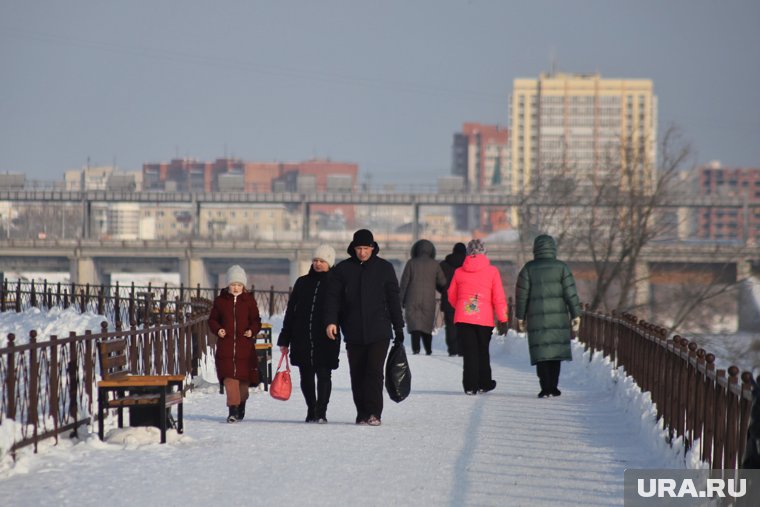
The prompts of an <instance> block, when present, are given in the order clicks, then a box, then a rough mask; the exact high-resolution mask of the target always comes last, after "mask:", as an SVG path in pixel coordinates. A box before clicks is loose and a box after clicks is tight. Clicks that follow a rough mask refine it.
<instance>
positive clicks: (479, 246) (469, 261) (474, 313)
mask: <svg viewBox="0 0 760 507" xmlns="http://www.w3.org/2000/svg"><path fill="white" fill-rule="evenodd" d="M448 298H449V303H450V304H451V306H453V307H454V323H455V324H456V327H457V336H458V338H459V345H460V347H461V352H462V355H463V361H462V362H463V371H462V386H463V387H464V392H465V393H467V394H477V393H478V392H481V393H484V392H488V391H492V390H493V389H494V388H496V381H495V380H493V378H492V377H491V355H490V352H489V350H488V347H489V346H490V344H491V334H492V333H493V327H494V322H497V326H498V330H499V334H506V332H507V319H508V317H507V298H506V297H505V296H504V287H503V286H502V283H501V275H500V274H499V270H498V269H496V267H495V266H492V265H491V261H489V260H488V257H486V247H485V245H484V244H483V243H482V242H481V241H480V240H479V239H473V240H471V241H470V242H469V243H467V257H466V258H465V260H464V263H463V264H462V267H461V268H459V269H457V270H456V271H455V272H454V278H452V280H451V285H450V286H449V290H448Z"/></svg>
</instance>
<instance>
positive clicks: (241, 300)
mask: <svg viewBox="0 0 760 507" xmlns="http://www.w3.org/2000/svg"><path fill="white" fill-rule="evenodd" d="M208 327H209V329H210V330H211V332H212V333H214V335H216V336H217V340H216V353H215V355H214V359H215V360H216V374H217V377H219V382H222V381H223V380H224V379H225V378H236V379H238V380H243V381H246V382H247V381H249V379H250V377H249V374H250V370H251V364H252V361H256V350H255V347H254V345H255V341H254V339H253V337H255V336H256V334H257V333H258V332H259V331H260V330H261V317H260V316H259V307H258V306H257V305H256V299H254V297H253V294H251V293H250V292H247V291H244V292H243V293H242V294H240V295H239V296H237V297H234V296H233V295H232V294H231V293H230V292H229V291H228V290H227V289H222V291H221V292H220V294H219V296H217V297H216V299H214V305H213V306H212V308H211V313H210V314H209V317H208ZM222 328H223V329H224V331H225V332H226V336H225V337H224V338H219V334H218V333H219V330H220V329H222ZM246 331H251V338H246V337H245V336H244V333H245V332H246Z"/></svg>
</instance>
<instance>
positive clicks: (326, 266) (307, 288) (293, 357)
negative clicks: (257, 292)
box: [277, 245, 340, 424]
mask: <svg viewBox="0 0 760 507" xmlns="http://www.w3.org/2000/svg"><path fill="white" fill-rule="evenodd" d="M333 264H335V250H334V249H333V248H332V247H331V246H329V245H319V246H318V247H317V249H316V250H315V251H314V257H313V260H312V262H311V268H310V269H309V273H308V274H306V275H304V276H302V277H300V278H299V279H298V280H296V283H295V285H294V286H293V291H292V293H291V294H290V298H289V299H288V308H287V310H286V311H285V318H284V320H283V322H282V331H280V336H279V338H278V339H277V345H278V346H279V347H280V352H281V353H282V354H287V353H288V350H290V362H291V363H292V364H293V366H298V371H299V373H300V377H301V392H302V393H303V397H304V399H305V400H306V408H307V410H306V422H307V423H310V422H317V423H320V424H324V423H326V422H327V404H328V403H329V402H330V393H331V392H332V370H335V369H337V368H338V354H339V353H340V340H338V339H336V337H329V336H327V333H326V332H325V329H326V325H327V323H326V322H325V319H324V311H325V300H326V299H327V286H328V285H329V283H330V278H331V275H332V273H331V272H330V268H331V267H332V266H333ZM315 376H316V380H317V381H316V386H315V383H314V377H315ZM315 387H316V392H315Z"/></svg>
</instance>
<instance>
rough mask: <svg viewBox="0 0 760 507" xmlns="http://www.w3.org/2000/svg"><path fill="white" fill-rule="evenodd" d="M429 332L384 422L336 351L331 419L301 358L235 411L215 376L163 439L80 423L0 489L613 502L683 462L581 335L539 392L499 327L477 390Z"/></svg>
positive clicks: (255, 499)
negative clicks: (553, 394) (486, 382)
mask: <svg viewBox="0 0 760 507" xmlns="http://www.w3.org/2000/svg"><path fill="white" fill-rule="evenodd" d="M434 342H435V347H437V348H436V349H435V350H434V354H433V355H432V356H410V363H411V369H412V374H413V392H412V395H411V396H410V397H409V398H408V399H407V400H405V401H404V402H402V403H400V404H395V403H393V402H391V401H390V400H388V399H387V397H386V405H385V411H384V413H383V425H382V426H380V427H376V428H374V427H369V426H356V425H355V424H353V421H354V417H355V413H354V408H353V403H352V400H351V392H350V388H349V379H348V367H347V361H346V358H345V355H342V356H341V368H340V369H339V370H337V371H336V372H335V373H334V375H333V379H334V388H333V395H332V400H331V403H330V407H329V409H328V419H329V420H330V422H329V424H326V425H315V424H305V423H303V418H304V416H305V412H306V409H305V405H304V403H303V399H302V397H301V394H300V391H299V390H298V388H297V382H298V373H297V370H294V372H293V377H294V384H296V386H295V389H294V393H293V397H292V398H291V400H289V401H287V402H282V401H276V400H273V399H272V398H270V397H269V396H268V394H267V393H255V394H254V396H253V398H252V400H251V401H249V408H248V413H249V415H247V417H246V420H245V421H243V422H241V423H238V424H234V425H228V424H226V423H225V422H223V421H224V419H223V416H224V415H225V407H224V398H223V397H222V396H220V395H219V394H218V390H217V388H216V386H210V385H209V386H207V387H206V388H202V389H196V390H195V391H194V392H193V393H192V394H191V395H190V396H189V397H188V398H187V400H186V402H185V414H186V418H185V428H186V431H185V434H184V435H183V436H178V435H176V434H174V435H171V437H173V438H172V440H171V441H170V443H169V444H168V445H158V444H145V443H142V442H141V438H140V435H136V434H135V432H136V431H138V430H136V429H130V430H128V431H127V432H126V434H127V435H132V438H133V439H134V442H133V443H131V444H130V443H127V444H126V445H123V444H119V443H114V440H113V439H112V440H111V441H110V442H111V443H101V442H99V441H98V440H97V438H88V439H87V440H86V441H85V442H83V443H79V444H77V445H71V444H63V445H59V446H58V447H57V448H53V449H46V450H45V451H44V452H42V453H40V454H38V455H36V456H31V455H25V456H23V457H22V458H21V459H20V460H19V461H18V462H17V463H16V464H15V465H12V466H10V468H8V465H7V463H6V464H5V470H3V469H2V468H0V498H3V505H9V506H10V505H13V506H17V505H30V506H31V505H35V506H36V505H56V506H60V505H72V506H88V505H93V506H95V505H111V506H114V505H124V506H126V505H130V506H133V505H143V506H153V505H160V506H165V507H166V506H175V505H176V506H206V505H209V506H211V505H213V506H216V505H252V504H258V505H275V504H278V503H279V504H281V505H359V504H361V505H386V506H387V505H440V506H446V505H449V506H459V505H499V506H504V505H532V506H535V505H600V506H602V505H622V503H623V494H622V491H623V471H624V470H625V469H626V468H629V467H630V468H666V467H679V464H678V463H677V460H676V459H675V458H674V457H673V452H671V451H668V450H667V449H666V448H664V446H663V445H662V443H661V442H659V441H658V439H657V438H656V435H655V433H656V432H655V431H654V430H653V429H652V424H651V423H650V422H649V421H648V418H647V416H646V415H644V416H643V417H642V410H645V407H644V405H643V404H642V405H641V406H639V405H637V403H639V402H637V401H632V400H633V398H631V396H630V395H629V393H628V392H627V391H629V390H630V389H629V388H627V387H625V386H624V385H623V384H625V382H617V384H615V383H613V381H612V380H611V379H612V378H613V377H615V375H613V372H611V370H610V369H609V368H608V367H607V366H606V365H605V364H603V363H602V362H601V361H598V360H596V359H595V360H594V361H592V362H590V363H589V361H588V359H587V358H585V359H584V358H583V357H582V356H581V354H582V350H581V349H580V348H579V347H576V350H575V351H574V353H575V355H576V357H575V360H574V361H573V362H571V363H563V372H562V375H561V377H560V388H561V389H562V391H563V394H562V396H561V397H558V398H551V399H543V400H539V399H537V398H536V393H537V391H538V381H537V379H536V377H535V373H534V369H533V367H531V366H530V364H529V361H528V359H527V347H526V346H525V340H524V339H523V338H521V337H519V336H516V335H512V334H510V336H509V337H508V338H506V339H504V338H496V337H495V338H494V341H493V343H492V346H491V350H492V365H493V370H494V378H495V379H496V380H497V382H498V386H497V388H496V390H495V391H493V392H492V393H488V394H485V395H478V396H466V395H464V394H463V393H462V388H461V359H460V358H450V357H448V356H447V355H446V354H445V352H444V350H443V345H442V333H439V334H438V335H437V336H436V338H435V340H434ZM626 404H629V406H630V410H628V411H627V410H626V408H625V406H626ZM642 407H644V408H642ZM649 419H651V417H649ZM642 420H645V422H644V423H642ZM156 441H157V437H156ZM682 466H683V465H681V466H680V467H682ZM26 472H28V473H26Z"/></svg>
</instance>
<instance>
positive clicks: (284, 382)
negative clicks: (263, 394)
mask: <svg viewBox="0 0 760 507" xmlns="http://www.w3.org/2000/svg"><path fill="white" fill-rule="evenodd" d="M283 359H285V369H284V370H282V371H280V367H281V366H282V360H283ZM292 390H293V383H292V382H291V381H290V362H289V361H288V355H287V354H282V355H280V362H279V363H278V364H277V373H275V375H274V378H273V379H272V385H270V386H269V394H270V395H272V398H274V399H275V400H283V401H285V400H287V399H289V398H290V393H291V391H292Z"/></svg>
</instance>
